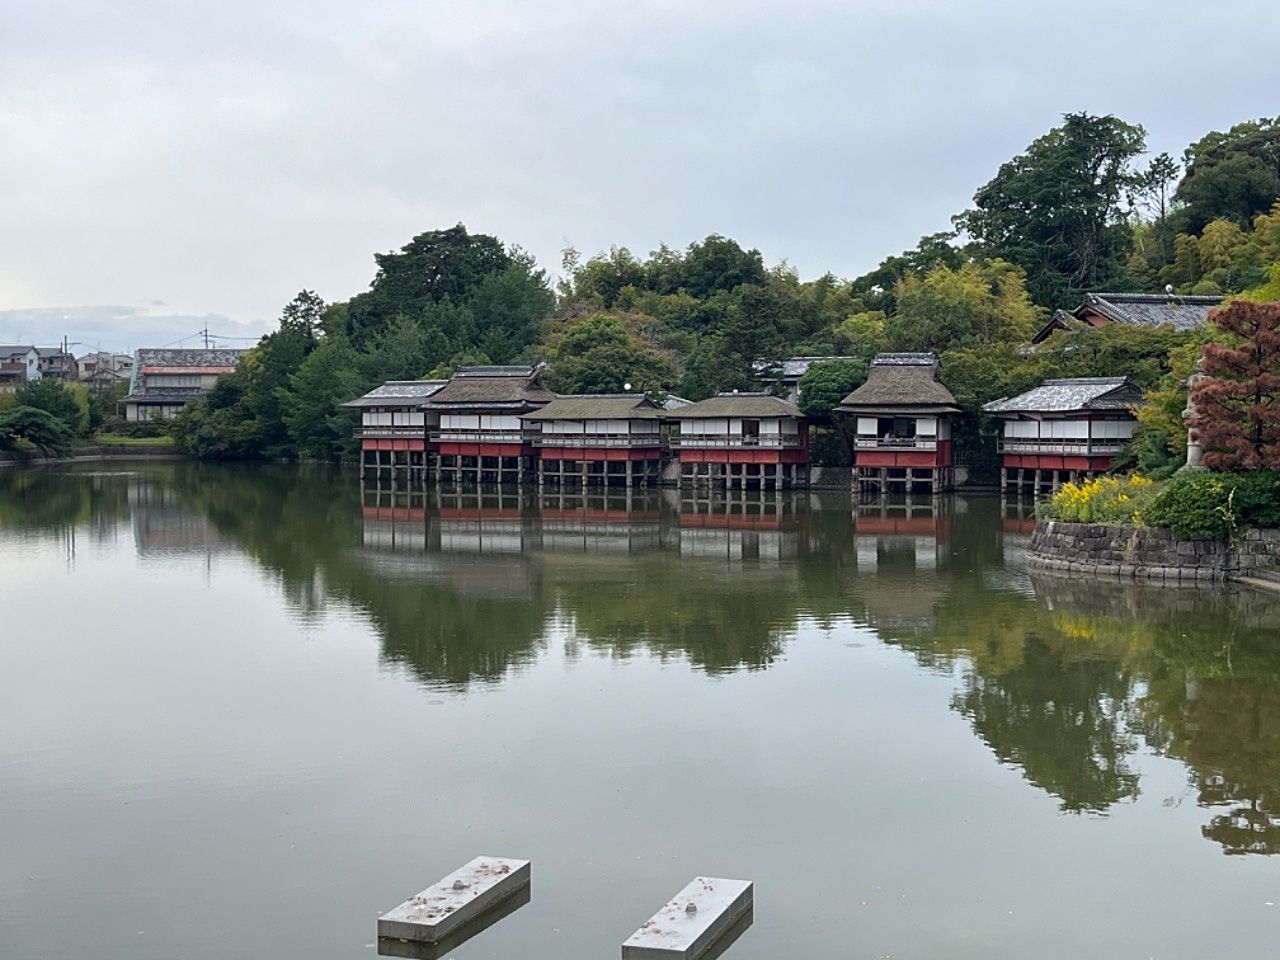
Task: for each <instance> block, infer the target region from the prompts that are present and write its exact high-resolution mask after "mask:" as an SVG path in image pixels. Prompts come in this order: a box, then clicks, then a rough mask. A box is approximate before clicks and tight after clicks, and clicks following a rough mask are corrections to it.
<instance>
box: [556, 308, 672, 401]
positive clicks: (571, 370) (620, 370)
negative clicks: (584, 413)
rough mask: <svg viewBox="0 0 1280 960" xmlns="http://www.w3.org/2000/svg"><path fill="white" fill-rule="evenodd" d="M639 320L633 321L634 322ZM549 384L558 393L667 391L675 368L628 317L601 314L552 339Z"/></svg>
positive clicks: (653, 392)
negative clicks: (630, 326) (631, 323)
mask: <svg viewBox="0 0 1280 960" xmlns="http://www.w3.org/2000/svg"><path fill="white" fill-rule="evenodd" d="M633 322H634V321H633ZM547 356H548V359H549V360H550V361H551V372H550V374H549V376H548V380H547V385H548V386H549V387H551V389H553V390H556V391H557V392H559V393H620V392H622V391H623V390H624V389H627V388H626V386H625V385H626V384H630V385H631V386H630V389H632V390H636V391H639V392H642V393H651V394H663V393H666V392H667V391H668V390H669V389H670V388H671V387H672V386H673V385H674V382H675V367H674V366H673V365H672V363H671V361H670V360H669V359H667V358H666V357H665V356H663V355H662V354H661V353H660V352H659V351H658V350H657V349H656V348H655V347H654V346H653V344H652V343H649V342H647V341H646V340H645V339H644V337H643V336H641V335H640V334H639V333H638V332H634V331H633V330H629V329H628V327H627V325H626V324H625V323H624V322H623V320H621V319H619V317H617V316H613V315H610V314H604V313H597V314H593V315H592V316H589V317H586V318H583V319H580V320H577V321H575V322H573V323H571V324H569V325H568V326H567V327H565V328H564V329H563V330H561V331H559V332H558V334H557V335H556V336H555V337H554V338H553V340H552V342H551V343H550V345H549V347H548V350H547Z"/></svg>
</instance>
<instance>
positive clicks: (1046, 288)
mask: <svg viewBox="0 0 1280 960" xmlns="http://www.w3.org/2000/svg"><path fill="white" fill-rule="evenodd" d="M1145 146H1146V133H1145V131H1144V130H1143V129H1142V127H1140V126H1137V125H1135V124H1130V123H1125V122H1124V121H1123V120H1120V119H1119V118H1117V117H1113V116H1104V117H1095V116H1091V115H1089V114H1087V113H1072V114H1067V115H1066V116H1065V117H1064V118H1063V124H1062V126H1060V127H1055V128H1054V129H1052V130H1050V131H1049V132H1048V133H1046V134H1045V135H1044V136H1042V137H1040V138H1039V139H1037V140H1036V141H1035V142H1034V143H1032V144H1031V145H1030V146H1029V147H1028V148H1027V150H1026V152H1025V153H1023V154H1021V155H1019V156H1017V157H1015V158H1014V159H1012V160H1010V161H1009V162H1008V163H1006V164H1004V165H1003V166H1002V167H1001V168H1000V171H999V173H997V174H996V176H995V178H994V179H993V180H991V182H990V183H988V184H986V185H985V186H983V187H982V188H980V189H979V190H978V192H977V193H976V194H975V195H974V198H973V204H974V205H973V208H972V209H970V210H967V211H965V212H964V213H962V214H960V215H959V216H958V217H956V225H957V226H958V227H959V228H960V229H962V230H964V231H965V232H966V233H967V234H968V235H969V236H970V237H971V238H972V239H973V240H974V241H975V242H976V243H978V244H979V245H980V246H981V247H983V248H984V249H985V250H986V251H989V253H990V255H992V256H996V257H1000V258H1002V259H1005V260H1008V261H1010V262H1011V263H1016V264H1017V265H1018V266H1020V267H1022V268H1023V269H1024V270H1025V271H1026V272H1027V277H1028V281H1027V282H1028V286H1029V288H1030V290H1031V294H1032V296H1033V297H1034V298H1035V300H1036V302H1037V303H1041V304H1044V305H1046V306H1051V307H1064V306H1074V304H1075V302H1076V301H1078V299H1079V297H1080V294H1081V293H1083V292H1084V291H1086V290H1098V289H1106V288H1110V287H1111V286H1112V284H1114V283H1115V282H1116V281H1118V280H1121V279H1123V277H1124V275H1125V268H1124V263H1125V258H1126V255H1127V253H1128V247H1129V241H1130V236H1129V227H1128V224H1127V223H1126V219H1125V214H1126V210H1125V206H1124V203H1125V201H1126V199H1127V198H1128V196H1129V194H1130V192H1131V190H1132V188H1133V186H1134V184H1135V182H1136V181H1135V177H1136V174H1135V171H1134V169H1133V161H1134V160H1135V158H1136V157H1137V156H1138V155H1139V154H1141V153H1142V151H1143V149H1145Z"/></svg>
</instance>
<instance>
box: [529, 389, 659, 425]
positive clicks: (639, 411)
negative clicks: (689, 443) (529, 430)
mask: <svg viewBox="0 0 1280 960" xmlns="http://www.w3.org/2000/svg"><path fill="white" fill-rule="evenodd" d="M660 416H662V408H661V407H659V406H657V405H656V404H654V403H653V402H652V401H651V400H650V399H649V398H648V397H646V396H645V395H644V394H635V393H605V394H598V393H597V394H572V395H568V396H561V397H556V398H555V399H554V400H552V401H551V402H550V403H548V404H547V405H546V406H545V407H543V408H542V409H540V410H535V411H533V413H526V414H525V415H524V419H525V420H655V419H657V418H658V417H660Z"/></svg>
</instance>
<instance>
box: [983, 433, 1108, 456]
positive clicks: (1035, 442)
mask: <svg viewBox="0 0 1280 960" xmlns="http://www.w3.org/2000/svg"><path fill="white" fill-rule="evenodd" d="M1128 443H1129V441H1128V440H1117V439H1113V438H1107V439H1098V438H1093V439H1089V438H1085V437H1076V438H1057V437H1048V438H1046V437H1004V438H1002V439H1001V440H1000V452H1001V453H1047V454H1056V455H1061V454H1071V455H1074V456H1084V457H1088V456H1105V455H1110V454H1116V453H1121V452H1123V451H1124V448H1125V446H1126V445H1128Z"/></svg>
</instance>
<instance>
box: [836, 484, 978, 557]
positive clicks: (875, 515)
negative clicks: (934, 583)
mask: <svg viewBox="0 0 1280 960" xmlns="http://www.w3.org/2000/svg"><path fill="white" fill-rule="evenodd" d="M954 506H955V504H954V503H953V502H952V501H950V500H942V499H935V498H923V499H922V498H899V499H894V500H889V499H884V500H877V501H873V502H870V503H860V504H857V505H856V506H855V507H854V529H855V531H856V533H857V557H858V569H859V570H860V571H870V570H879V569H885V570H888V569H895V570H903V571H910V570H934V569H936V568H937V567H938V566H939V564H940V562H941V563H942V564H945V562H946V557H947V556H948V555H949V552H950V547H949V545H948V543H949V541H950V539H951V528H952V523H953V521H954V516H953V512H952V511H953V509H954Z"/></svg>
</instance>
